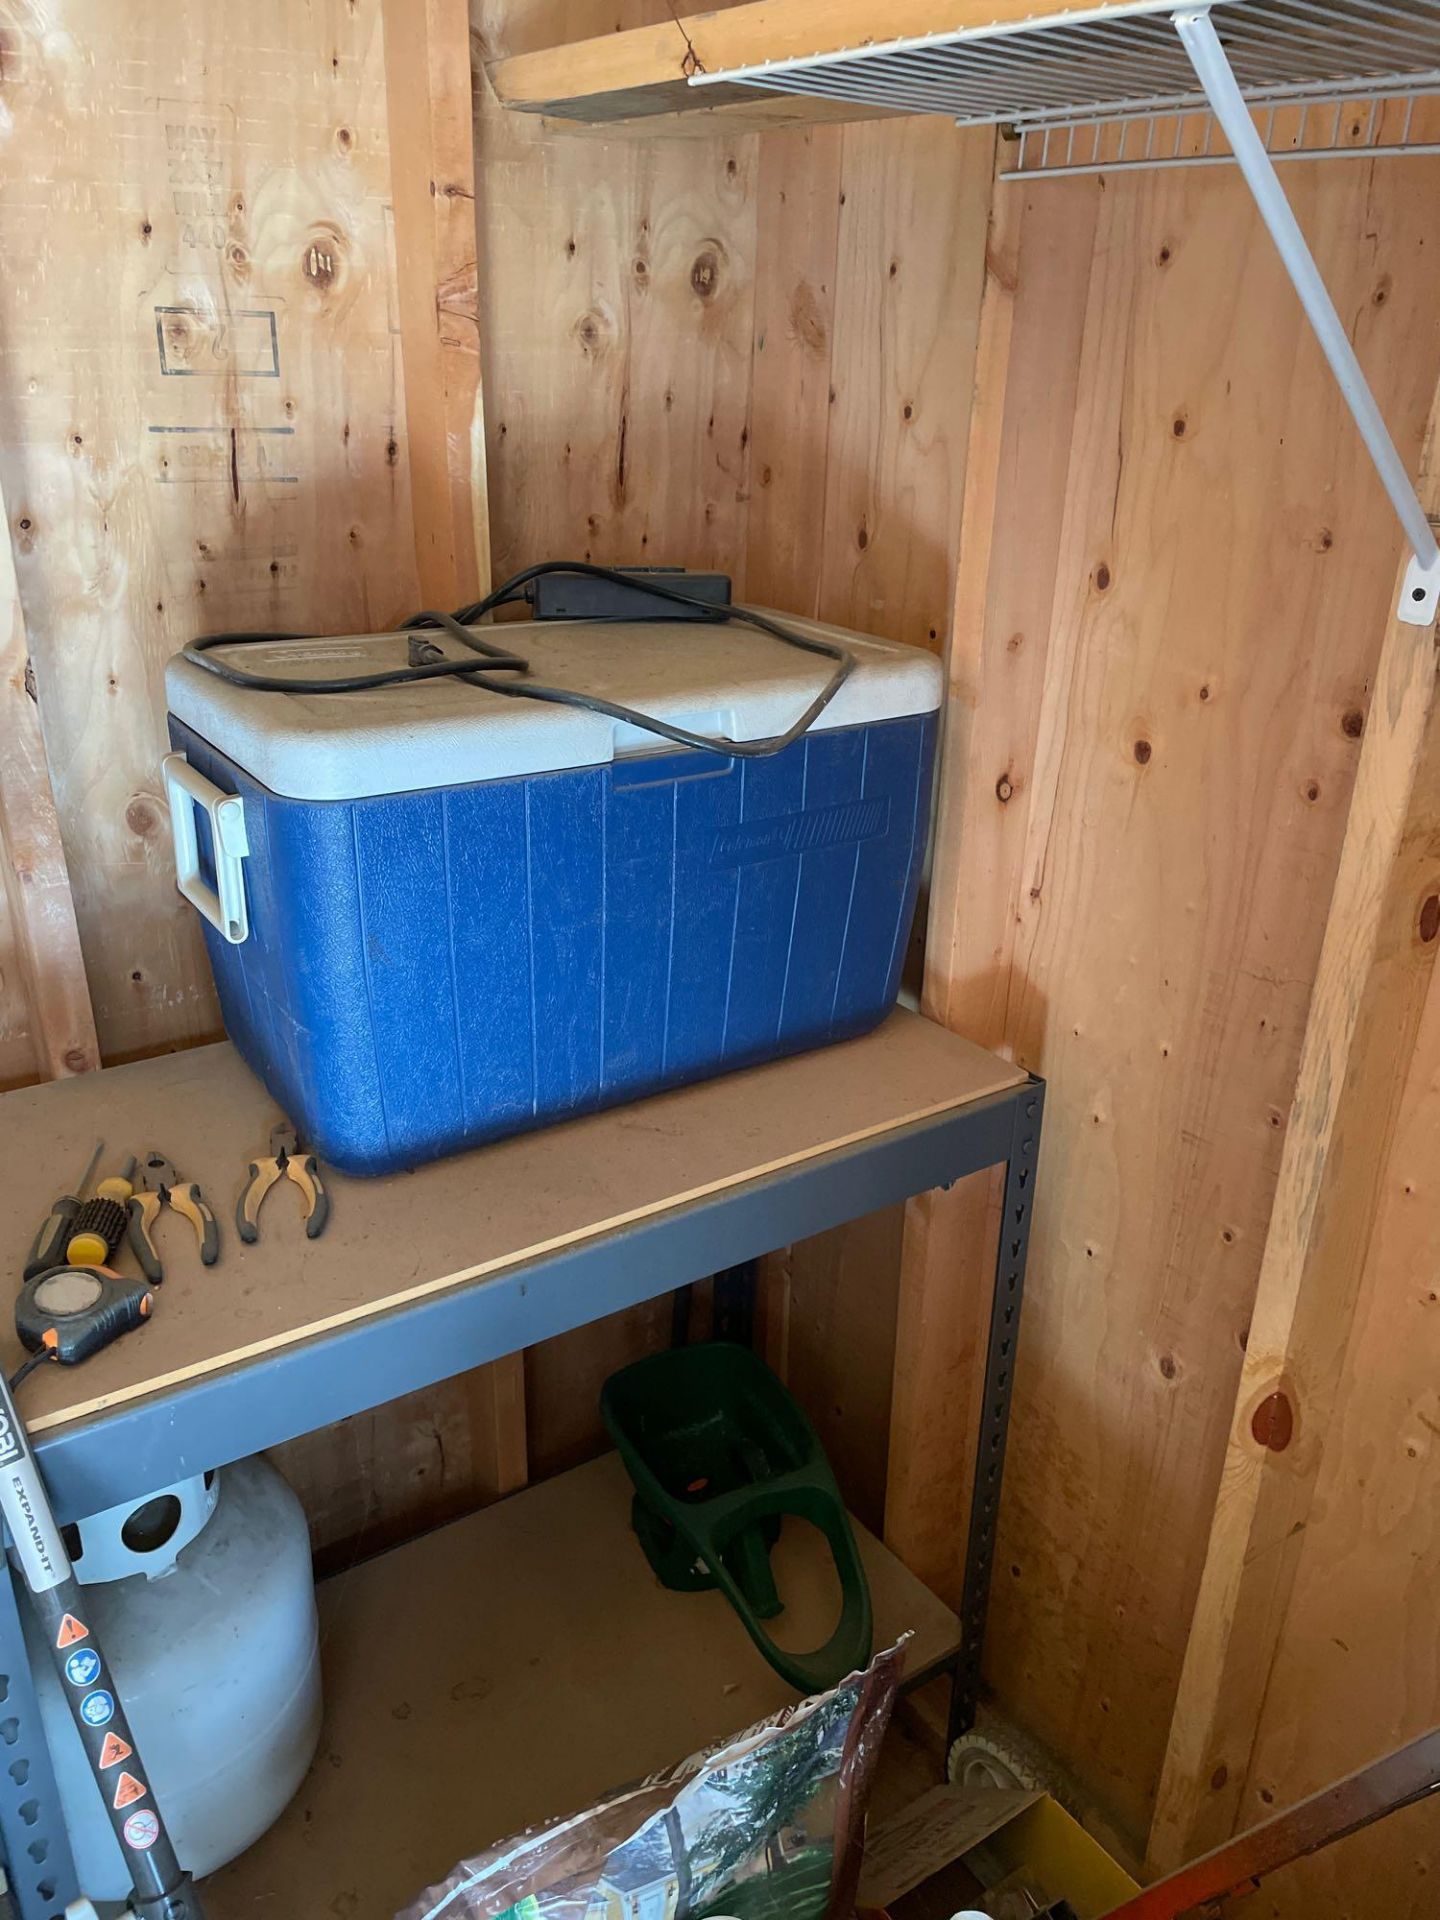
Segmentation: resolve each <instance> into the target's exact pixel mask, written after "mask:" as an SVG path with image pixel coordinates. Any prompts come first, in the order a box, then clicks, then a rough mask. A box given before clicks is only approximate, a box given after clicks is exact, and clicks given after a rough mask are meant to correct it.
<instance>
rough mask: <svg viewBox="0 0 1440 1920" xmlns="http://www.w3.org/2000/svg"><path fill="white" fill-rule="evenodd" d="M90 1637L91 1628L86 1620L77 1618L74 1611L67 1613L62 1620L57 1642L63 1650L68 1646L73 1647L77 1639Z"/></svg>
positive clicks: (56, 1637) (56, 1638)
mask: <svg viewBox="0 0 1440 1920" xmlns="http://www.w3.org/2000/svg"><path fill="white" fill-rule="evenodd" d="M89 1638H90V1629H89V1627H87V1626H86V1624H85V1622H84V1621H83V1620H77V1619H76V1618H75V1616H74V1614H73V1613H67V1614H66V1616H65V1618H64V1619H63V1620H62V1621H61V1622H60V1631H59V1632H58V1633H57V1634H56V1636H55V1644H56V1646H57V1647H59V1648H60V1649H61V1651H62V1652H63V1651H64V1649H65V1648H66V1647H73V1646H74V1644H75V1642H76V1641H77V1640H88V1639H89Z"/></svg>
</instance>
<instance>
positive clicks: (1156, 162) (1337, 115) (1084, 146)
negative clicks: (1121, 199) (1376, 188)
mask: <svg viewBox="0 0 1440 1920" xmlns="http://www.w3.org/2000/svg"><path fill="white" fill-rule="evenodd" d="M1251 119H1252V120H1253V122H1254V125H1255V130H1256V132H1257V133H1258V134H1259V135H1260V138H1261V140H1262V141H1263V142H1264V145H1265V151H1266V152H1267V153H1268V154H1269V155H1270V158H1271V159H1272V160H1343V159H1361V158H1368V159H1378V158H1384V157H1387V156H1389V157H1398V156H1401V155H1405V154H1440V92H1436V93H1430V92H1423V93H1376V92H1354V93H1345V94H1339V95H1336V96H1335V97H1334V98H1333V99H1330V100H1325V101H1316V100H1310V99H1294V98H1290V97H1282V98H1277V99H1272V100H1269V101H1260V102H1255V101H1253V100H1252V102H1251ZM1014 131H1015V139H1014V141H1013V142H1010V143H1007V144H1006V147H1005V149H1004V151H1003V153H1002V158H1001V166H1000V174H1001V178H1002V179H1006V180H1016V179H1020V178H1021V177H1024V178H1026V179H1030V180H1049V179H1056V178H1059V177H1062V176H1069V175H1071V174H1085V173H1116V172H1122V173H1123V172H1142V171H1146V170H1150V171H1154V170H1156V169H1164V168H1175V167H1218V166H1226V165H1231V164H1233V162H1234V154H1233V153H1232V151H1231V148H1230V143H1229V141H1228V140H1227V139H1226V138H1225V135H1224V133H1223V131H1222V130H1221V128H1220V126H1219V124H1218V122H1217V121H1216V119H1215V116H1214V114H1213V113H1211V112H1210V111H1209V109H1208V108H1193V109H1186V108H1182V109H1179V110H1176V111H1161V112H1146V113H1098V114H1080V115H1076V116H1075V117H1074V118H1072V119H1068V120H1043V121H1036V122H1030V123H1026V124H1021V125H1019V126H1017V127H1016V128H1015V130H1014Z"/></svg>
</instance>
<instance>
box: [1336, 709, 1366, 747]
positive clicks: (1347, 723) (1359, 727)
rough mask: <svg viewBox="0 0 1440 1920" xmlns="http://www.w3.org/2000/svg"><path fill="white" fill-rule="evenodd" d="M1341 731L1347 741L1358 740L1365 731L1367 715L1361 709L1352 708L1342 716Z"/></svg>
mask: <svg viewBox="0 0 1440 1920" xmlns="http://www.w3.org/2000/svg"><path fill="white" fill-rule="evenodd" d="M1340 731H1341V732H1342V733H1343V734H1344V736H1345V738H1346V739H1347V740H1358V739H1359V738H1360V736H1361V734H1362V733H1364V731H1365V715H1364V714H1363V713H1362V712H1361V710H1360V708H1359V707H1350V708H1348V709H1347V710H1346V711H1345V712H1344V713H1343V714H1341V716H1340Z"/></svg>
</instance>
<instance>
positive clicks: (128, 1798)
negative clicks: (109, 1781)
mask: <svg viewBox="0 0 1440 1920" xmlns="http://www.w3.org/2000/svg"><path fill="white" fill-rule="evenodd" d="M146 1791H147V1789H146V1786H145V1782H144V1781H143V1780H137V1779H136V1778H135V1776H134V1774H133V1773H122V1774H121V1776H120V1778H119V1779H118V1780H117V1781H116V1782H115V1798H114V1799H113V1800H112V1801H111V1802H110V1804H111V1806H112V1807H114V1809H115V1811H116V1812H117V1813H118V1812H119V1811H120V1809H121V1808H122V1807H133V1806H134V1804H135V1802H136V1801H137V1800H143V1799H144V1798H145V1794H146Z"/></svg>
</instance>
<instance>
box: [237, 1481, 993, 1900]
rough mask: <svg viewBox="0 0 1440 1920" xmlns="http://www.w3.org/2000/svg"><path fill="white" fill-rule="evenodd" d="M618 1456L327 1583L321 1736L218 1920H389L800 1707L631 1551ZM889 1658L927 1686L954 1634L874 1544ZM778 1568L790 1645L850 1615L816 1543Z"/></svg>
mask: <svg viewBox="0 0 1440 1920" xmlns="http://www.w3.org/2000/svg"><path fill="white" fill-rule="evenodd" d="M630 1491H631V1488H630V1481H629V1479H628V1477H627V1476H626V1473H625V1470H624V1468H623V1466H622V1465H621V1463H620V1460H619V1458H618V1456H617V1455H615V1454H607V1455H605V1456H604V1457H603V1458H602V1459H599V1460H595V1461H592V1462H591V1463H590V1464H589V1465H587V1466H583V1467H578V1468H576V1469H575V1470H574V1471H573V1472H571V1473H566V1474H563V1475H561V1476H560V1477H559V1478H558V1479H554V1480H547V1481H543V1482H541V1483H540V1484H539V1485H537V1486H534V1487H531V1488H529V1489H527V1490H526V1491H525V1492H524V1493H520V1494H516V1495H515V1496H514V1497H513V1498H511V1499H509V1500H503V1501H501V1502H499V1504H498V1505H495V1506H491V1507H487V1508H485V1510H484V1511H483V1512H481V1513H478V1514H475V1515H472V1516H471V1517H470V1518H469V1519H466V1520H461V1521H458V1522H456V1523H455V1524H454V1525H452V1526H448V1527H444V1528H442V1529H440V1531H438V1532H436V1533H432V1534H428V1535H426V1536H425V1537H424V1538H423V1539H420V1540H417V1541H414V1542H412V1543H411V1544H410V1545H408V1546H405V1547H401V1548H398V1549H397V1550H396V1551H394V1552H392V1553H387V1554H383V1555H381V1556H380V1558H378V1559H376V1560H372V1561H370V1562H368V1563H367V1564H366V1565H364V1566H360V1567H356V1568H354V1569H353V1570H351V1571H350V1572H348V1573H344V1574H341V1575H339V1576H338V1577H336V1578H335V1579H333V1580H329V1581H326V1582H324V1583H323V1584H322V1586H321V1588H320V1628H321V1657H322V1659H323V1662H324V1686H325V1725H324V1730H323V1732H322V1734H321V1738H320V1750H319V1752H318V1753H317V1755H316V1757H315V1763H314V1765H313V1766H312V1768H311V1770H310V1773H309V1775H308V1777H307V1779H306V1780H305V1782H304V1784H303V1785H302V1787H301V1789H300V1792H299V1794H298V1795H297V1797H296V1798H295V1800H294V1801H293V1802H292V1803H291V1805H290V1807H289V1808H288V1810H287V1811H286V1812H285V1813H284V1814H283V1815H282V1816H281V1819H280V1821H279V1824H278V1825H277V1826H275V1827H274V1828H272V1830H271V1831H270V1832H269V1833H268V1834H266V1835H265V1836H264V1837H263V1838H262V1839H261V1840H260V1841H259V1842H258V1843H257V1844H256V1845H255V1846H254V1847H253V1848H252V1849H251V1850H250V1851H249V1852H248V1853H245V1854H242V1855H241V1857H240V1858H239V1859H238V1860H236V1861H234V1862H233V1863H232V1864H231V1865H230V1866H229V1867H226V1868H225V1869H223V1870H222V1871H221V1872H220V1873H218V1874H216V1875H213V1876H212V1877H211V1878H210V1879H209V1880H207V1881H206V1882H205V1885H204V1889H203V1891H204V1896H205V1911H206V1913H207V1914H209V1915H210V1916H211V1917H212V1920H242V1917H243V1920H258V1917H259V1916H263V1915H270V1914H273V1915H275V1916H276V1920H280V1916H281V1915H284V1916H285V1920H290V1916H293V1915H301V1914H304V1915H312V1914H313V1915H322V1914H343V1915H344V1916H346V1920H390V1915H392V1914H393V1913H394V1912H395V1911H396V1909H397V1908H399V1907H401V1906H403V1905H405V1904H406V1903H407V1902H408V1901H410V1900H413V1899H414V1898H415V1896H416V1895H417V1894H418V1893H419V1892H420V1891H421V1889H422V1888H423V1887H425V1886H426V1885H427V1884H430V1883H432V1882H433V1881H435V1880H438V1879H439V1878H441V1876H442V1875H444V1874H445V1873H447V1872H448V1871H449V1870H450V1868H451V1867H452V1866H454V1865H455V1863H456V1862H457V1861H458V1860H460V1859H462V1858H464V1857H465V1856H466V1855H467V1854H471V1853H474V1852H476V1851H478V1850H479V1849H480V1848H482V1847H484V1846H486V1845H488V1844H490V1843H491V1842H492V1841H495V1840H499V1839H503V1838H504V1836H505V1835H506V1834H509V1833H514V1832H516V1831H518V1830H519V1829H521V1828H523V1827H526V1826H530V1825H533V1824H536V1823H538V1822H540V1821H543V1820H546V1819H550V1818H552V1817H554V1816H559V1815H564V1814H568V1813H574V1812H577V1811H579V1809H580V1808H582V1807H584V1806H586V1805H588V1804H589V1803H590V1802H591V1801H593V1800H594V1799H596V1798H597V1797H598V1796H599V1795H600V1794H602V1793H605V1792H608V1791H609V1790H610V1789H611V1788H614V1787H618V1786H623V1785H625V1784H626V1783H627V1782H629V1781H633V1780H636V1779H639V1778H641V1777H643V1776H644V1775H646V1774H648V1773H652V1772H654V1771H655V1770H657V1769H658V1768H660V1767H663V1766H668V1765H669V1764H671V1763H672V1762H674V1761H677V1760H681V1759H683V1758H684V1757H685V1756H686V1755H687V1754H690V1753H694V1752H696V1751H698V1750H699V1749H700V1748H702V1747H706V1746H709V1745H711V1744H713V1743H714V1742H715V1741H717V1740H720V1739H723V1738H725V1737H726V1736H727V1735H729V1734H732V1733H738V1732H740V1731H741V1730H742V1729H743V1728H745V1727H747V1726H749V1725H750V1724H751V1723H752V1722H754V1721H756V1720H759V1719H762V1718H763V1717H764V1716H765V1715H767V1714H770V1713H774V1712H775V1711H776V1710H777V1709H778V1708H780V1707H783V1706H787V1705H790V1704H791V1703H793V1702H794V1701H795V1699H796V1698H797V1697H798V1696H797V1695H796V1694H795V1693H794V1692H793V1691H792V1690H791V1689H790V1688H789V1687H787V1686H786V1684H785V1682H784V1681H783V1680H782V1679H781V1678H780V1677H779V1675H778V1674H776V1673H774V1672H773V1671H772V1670H771V1669H770V1668H769V1667H768V1666H767V1665H766V1664H765V1662H764V1661H763V1660H762V1659H761V1658H760V1655H759V1654H758V1653H757V1652H756V1651H755V1649H754V1648H753V1647H752V1646H751V1644H750V1641H749V1639H748V1638H747V1636H746V1634H745V1630H744V1628H743V1627H742V1626H741V1624H740V1621H739V1619H738V1617H737V1616H736V1614H735V1613H734V1612H733V1611H732V1609H731V1608H730V1607H729V1606H728V1605H727V1603H726V1602H725V1601H724V1600H723V1599H722V1598H721V1596H720V1595H719V1594H718V1593H683V1594H682V1593H671V1592H669V1591H667V1589H665V1588H664V1587H662V1586H661V1585H660V1583H659V1582H658V1581H657V1580H656V1579H655V1577H654V1575H653V1574H652V1573H651V1571H650V1568H649V1566H648V1564H647V1563H646V1561H645V1558H644V1556H643V1554H642V1553H641V1551H640V1548H639V1546H638V1544H637V1543H636V1540H635V1537H634V1535H633V1533H632V1532H631V1530H630ZM856 1536H857V1539H858V1541H859V1546H860V1556H861V1559H862V1560H863V1562H864V1564H865V1570H866V1574H867V1576H868V1578H869V1581H870V1590H871V1596H872V1599H873V1601H874V1607H875V1645H876V1646H877V1647H880V1646H885V1645H888V1644H890V1643H891V1642H893V1641H894V1640H896V1639H898V1638H899V1636H900V1635H901V1634H902V1633H912V1634H913V1635H914V1638H913V1640H912V1641H911V1643H910V1646H909V1649H908V1658H907V1663H906V1672H907V1675H908V1676H910V1677H915V1678H918V1677H920V1676H921V1675H923V1674H925V1673H926V1672H927V1671H929V1670H932V1669H933V1668H935V1667H937V1666H940V1665H942V1664H943V1663H944V1662H945V1661H947V1660H949V1659H950V1658H951V1657H952V1656H953V1655H954V1653H955V1652H956V1650H957V1648H958V1645H959V1640H960V1630H959V1623H958V1622H957V1620H956V1618H955V1616H954V1614H953V1613H951V1611H950V1610H949V1608H948V1607H946V1606H944V1605H943V1604H942V1602H940V1601H939V1600H937V1599H936V1598H935V1596H934V1595H933V1594H932V1593H930V1592H929V1591H928V1589H927V1588H925V1587H924V1586H922V1584H921V1583H920V1581H918V1580H917V1579H916V1578H915V1577H914V1575H913V1574H911V1573H908V1572H907V1571H906V1569H905V1568H904V1567H903V1566H902V1565H901V1564H900V1562H899V1561H898V1560H897V1559H896V1558H895V1557H894V1555H893V1554H891V1553H890V1552H888V1551H887V1549H886V1548H885V1547H883V1546H882V1545H881V1544H880V1542H879V1541H878V1540H876V1539H875V1538H874V1537H873V1536H872V1535H871V1534H869V1533H867V1532H866V1531H865V1529H864V1528H863V1527H861V1526H859V1525H858V1523H857V1525H856ZM773 1564H774V1567H775V1571H776V1577H777V1581H778V1584H779V1588H780V1592H781V1595H782V1597H783V1599H784V1601H785V1612H784V1614H783V1615H782V1616H781V1618H780V1620H779V1621H777V1622H776V1628H777V1631H778V1632H779V1633H780V1634H782V1635H783V1636H784V1639H785V1644H787V1645H790V1646H794V1647H800V1646H803V1645H810V1646H815V1645H818V1644H819V1642H820V1641H821V1640H822V1639H823V1638H824V1637H825V1635H826V1634H827V1633H828V1631H829V1628H830V1625H831V1623H832V1616H833V1612H834V1610H835V1609H836V1608H837V1607H838V1603H839V1600H838V1589H837V1588H836V1586H835V1581H834V1574H833V1570H832V1569H831V1567H830V1563H829V1556H828V1552H827V1550H826V1548H825V1547H824V1545H823V1543H822V1542H821V1541H820V1536H819V1535H818V1534H817V1533H815V1532H814V1530H813V1529H811V1528H809V1527H805V1526H798V1525H796V1524H795V1523H794V1522H789V1523H787V1524H786V1526H785V1528H784V1531H783V1533H782V1535H781V1538H780V1541H779V1544H778V1545H777V1547H776V1550H775V1554H774V1559H773Z"/></svg>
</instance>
